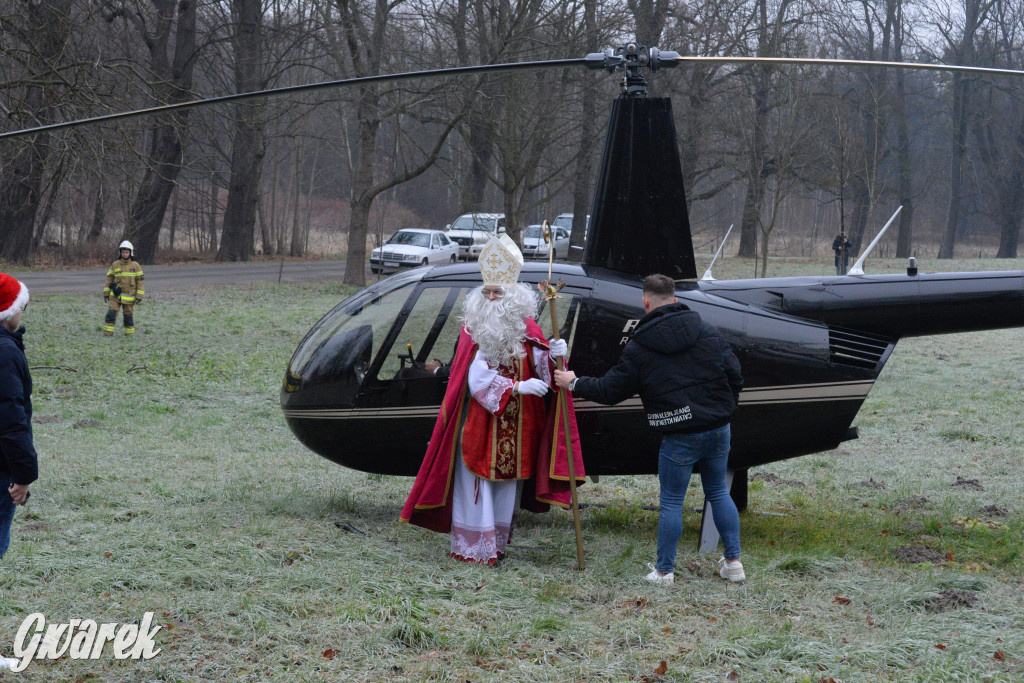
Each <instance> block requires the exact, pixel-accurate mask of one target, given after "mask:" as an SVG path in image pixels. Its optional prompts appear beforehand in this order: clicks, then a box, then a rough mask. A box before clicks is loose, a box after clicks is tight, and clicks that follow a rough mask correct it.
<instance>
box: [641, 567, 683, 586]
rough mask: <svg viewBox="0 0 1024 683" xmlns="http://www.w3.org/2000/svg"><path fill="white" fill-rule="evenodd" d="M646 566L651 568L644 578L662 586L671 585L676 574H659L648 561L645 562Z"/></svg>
mask: <svg viewBox="0 0 1024 683" xmlns="http://www.w3.org/2000/svg"><path fill="white" fill-rule="evenodd" d="M647 568H648V569H650V570H651V573H650V574H648V575H647V576H645V577H644V578H645V579H647V580H648V581H650V582H651V583H657V584H661V585H662V586H671V585H672V584H673V583H675V580H676V575H675V574H674V573H672V572H669V573H668V574H661V573H659V572H658V570H657V569H655V567H654V565H653V564H651V563H650V562H648V563H647Z"/></svg>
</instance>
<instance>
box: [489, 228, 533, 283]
mask: <svg viewBox="0 0 1024 683" xmlns="http://www.w3.org/2000/svg"><path fill="white" fill-rule="evenodd" d="M479 263H480V272H481V273H483V276H484V284H485V285H514V284H515V283H516V282H518V281H519V271H520V270H522V269H523V252H521V251H519V247H517V246H516V243H515V242H513V241H512V238H511V237H509V236H508V235H505V234H502V235H501V236H500V237H491V239H490V240H488V242H487V245H486V246H484V248H483V250H482V251H481V252H480V261H479Z"/></svg>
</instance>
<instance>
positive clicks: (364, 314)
mask: <svg viewBox="0 0 1024 683" xmlns="http://www.w3.org/2000/svg"><path fill="white" fill-rule="evenodd" d="M422 277H423V273H422V272H421V271H419V270H411V271H409V272H407V273H403V274H401V275H396V276H394V277H391V278H388V279H387V280H384V281H382V282H380V283H378V284H376V285H374V286H372V287H370V288H368V289H366V290H364V291H363V292H361V293H360V294H358V295H357V296H354V297H351V298H350V299H347V300H345V301H344V302H342V303H341V304H339V305H338V306H336V307H335V308H334V309H333V310H332V311H331V312H330V313H328V314H327V315H325V316H324V317H323V318H321V319H320V322H318V323H317V324H316V325H315V326H313V329H312V330H310V332H309V334H307V335H306V338H305V339H303V340H302V342H301V343H300V344H299V347H298V348H297V349H296V350H295V354H294V355H293V356H292V361H291V365H290V368H291V372H293V373H294V374H295V375H296V376H298V377H302V376H304V374H306V370H307V366H309V365H310V361H311V360H313V359H314V358H316V357H317V355H318V352H319V351H320V350H321V349H325V348H327V347H330V346H331V345H332V343H333V342H332V340H334V339H337V338H339V337H341V336H343V335H346V334H348V333H349V332H350V330H353V329H355V328H363V327H368V328H369V330H368V331H369V332H371V334H370V335H365V334H363V336H362V337H360V338H361V339H362V338H364V337H367V336H369V339H364V341H368V342H369V345H370V349H369V354H367V355H368V357H369V358H373V357H374V356H375V355H376V353H377V351H378V349H379V348H380V345H381V343H382V342H383V341H384V339H385V338H386V336H387V333H388V331H389V330H390V329H391V326H392V324H393V323H394V322H395V318H397V317H398V314H399V313H400V312H401V310H402V306H403V305H404V304H405V302H406V300H407V299H408V298H409V294H410V293H412V291H413V287H414V286H415V285H416V283H417V282H419V280H420V279H421V278H422ZM318 362H323V359H320V361H318ZM355 370H356V371H357V373H362V372H366V370H367V368H365V367H363V368H356V369H355Z"/></svg>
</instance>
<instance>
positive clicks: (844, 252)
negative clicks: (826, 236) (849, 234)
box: [832, 230, 853, 275]
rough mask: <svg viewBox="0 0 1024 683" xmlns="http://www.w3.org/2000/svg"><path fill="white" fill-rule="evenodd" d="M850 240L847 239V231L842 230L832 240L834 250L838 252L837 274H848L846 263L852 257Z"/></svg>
mask: <svg viewBox="0 0 1024 683" xmlns="http://www.w3.org/2000/svg"><path fill="white" fill-rule="evenodd" d="M852 246H853V245H852V244H850V240H848V239H846V233H845V232H843V231H842V230H840V231H839V234H838V235H836V238H835V239H834V240H832V251H834V252H835V253H836V275H846V264H847V261H848V260H849V258H850V247H852Z"/></svg>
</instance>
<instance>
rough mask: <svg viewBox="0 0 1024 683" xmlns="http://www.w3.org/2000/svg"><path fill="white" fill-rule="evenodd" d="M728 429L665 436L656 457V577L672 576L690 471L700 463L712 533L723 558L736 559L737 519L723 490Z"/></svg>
mask: <svg viewBox="0 0 1024 683" xmlns="http://www.w3.org/2000/svg"><path fill="white" fill-rule="evenodd" d="M729 440H730V431H729V425H725V426H724V427H719V428H718V429H712V430H709V431H706V432H701V433H699V434H665V435H664V436H663V437H662V439H661V451H660V452H659V453H658V481H659V483H660V484H661V514H660V515H659V517H658V564H657V567H658V571H659V572H661V573H662V574H668V573H671V572H672V571H673V570H674V568H675V563H676V546H678V545H679V538H680V537H681V536H682V535H683V499H684V498H686V488H687V486H689V485H690V475H691V474H693V466H694V465H695V464H697V463H700V483H701V485H702V486H703V487H704V498H705V499H706V500H707V501H709V502H710V503H711V512H712V515H713V516H714V519H715V527H716V528H717V529H718V533H719V535H720V536H721V537H722V543H723V544H724V545H725V557H726V558H728V559H730V560H733V559H739V556H740V515H739V512H738V511H737V510H736V503H734V502H733V500H732V498H731V497H730V496H729V489H728V488H727V487H726V485H725V471H726V465H727V464H728V461H729Z"/></svg>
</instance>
